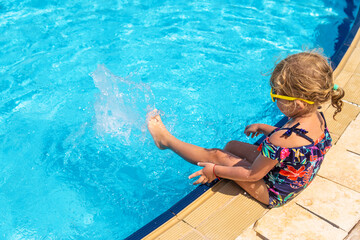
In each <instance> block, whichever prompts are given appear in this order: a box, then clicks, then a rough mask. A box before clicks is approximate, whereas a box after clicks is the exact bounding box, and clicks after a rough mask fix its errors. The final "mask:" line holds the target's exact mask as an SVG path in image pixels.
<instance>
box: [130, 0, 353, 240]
mask: <svg viewBox="0 0 360 240" xmlns="http://www.w3.org/2000/svg"><path fill="white" fill-rule="evenodd" d="M347 2H349V0H347ZM359 28H360V8H359V6H358V13H357V16H356V19H355V21H354V23H353V26H352V28H351V29H350V31H349V32H348V33H346V31H345V32H344V31H342V29H340V27H339V35H342V34H346V35H347V36H346V38H345V40H344V42H343V43H342V44H341V46H340V47H339V49H337V50H336V51H335V53H334V55H333V56H331V58H330V59H331V65H332V67H333V69H335V68H336V67H337V66H338V65H339V63H340V61H341V59H342V58H343V56H344V55H345V53H346V51H347V50H348V48H349V46H350V44H351V42H352V41H353V39H354V37H355V35H356V33H357V31H358V29H359ZM286 122H287V118H286V117H284V118H282V119H281V120H280V121H279V122H278V123H277V124H276V125H275V126H276V127H281V126H282V125H284V124H285V123H286ZM264 138H265V136H263V137H262V138H260V139H259V140H258V141H256V142H255V145H259V144H260V143H261V142H262V141H263V140H264ZM217 182H218V180H214V181H213V182H212V183H210V184H205V185H200V186H198V187H197V188H195V189H194V190H193V191H192V192H190V193H189V194H188V195H186V196H185V197H184V198H182V199H181V200H180V201H178V202H177V203H175V204H174V205H173V206H172V207H171V208H170V209H168V210H167V211H165V212H164V213H162V214H161V215H159V216H158V217H156V218H155V219H154V220H152V221H151V222H149V223H148V224H146V225H145V226H143V227H142V228H140V229H139V230H137V231H136V232H134V233H133V234H131V235H130V236H128V237H127V238H126V239H125V240H138V239H142V238H144V237H146V236H147V235H148V234H150V233H151V232H153V231H154V230H155V229H157V228H158V227H160V226H161V225H162V224H164V223H165V222H167V221H168V220H170V219H171V218H172V217H174V216H176V214H178V213H179V212H180V211H182V210H183V209H184V208H186V207H187V206H188V205H189V204H190V203H192V202H193V201H195V200H196V199H197V198H198V197H200V196H201V195H202V194H203V193H205V192H206V191H207V190H209V189H210V188H211V187H212V186H214V185H215V184H216V183H217Z"/></svg>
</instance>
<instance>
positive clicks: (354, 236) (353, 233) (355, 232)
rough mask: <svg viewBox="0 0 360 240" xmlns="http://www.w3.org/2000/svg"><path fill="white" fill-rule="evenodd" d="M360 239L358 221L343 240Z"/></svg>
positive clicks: (359, 223)
mask: <svg viewBox="0 0 360 240" xmlns="http://www.w3.org/2000/svg"><path fill="white" fill-rule="evenodd" d="M359 239H360V221H359V222H358V224H356V226H355V227H354V228H353V229H352V230H351V232H350V233H349V235H348V236H347V237H346V238H345V240H359Z"/></svg>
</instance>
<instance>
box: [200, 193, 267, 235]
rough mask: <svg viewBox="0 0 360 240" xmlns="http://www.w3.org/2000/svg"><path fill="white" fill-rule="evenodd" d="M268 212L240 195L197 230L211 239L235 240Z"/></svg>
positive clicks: (251, 199) (253, 201)
mask: <svg viewBox="0 0 360 240" xmlns="http://www.w3.org/2000/svg"><path fill="white" fill-rule="evenodd" d="M266 211H267V209H266V208H265V207H264V206H263V205H262V204H260V203H258V202H257V201H255V200H254V199H253V198H250V197H247V196H244V195H243V194H239V196H238V197H236V198H235V199H234V200H232V201H231V202H229V203H228V204H227V205H226V206H224V207H223V208H221V209H218V210H217V211H216V212H215V213H214V214H212V215H211V216H209V218H207V219H206V220H205V221H203V222H202V223H201V224H200V225H199V226H197V227H196V229H197V230H199V231H200V232H201V233H202V234H203V235H205V236H206V237H207V238H209V239H235V238H236V237H238V236H239V235H240V234H241V233H242V232H243V231H244V230H246V229H247V228H248V227H249V226H251V225H252V224H253V223H254V222H255V221H257V220H258V219H260V218H261V217H262V216H263V214H264V213H265V212H266Z"/></svg>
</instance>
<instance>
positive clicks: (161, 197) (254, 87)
mask: <svg viewBox="0 0 360 240" xmlns="http://www.w3.org/2000/svg"><path fill="white" fill-rule="evenodd" d="M349 6H350V5H349V3H348V5H346V2H345V1H344V2H338V1H321V0H316V1H312V3H311V4H309V3H308V2H307V1H297V2H296V3H294V2H289V1H277V2H275V1H267V0H264V1H262V2H256V3H254V2H253V1H248V2H246V3H242V4H239V3H236V2H231V1H229V2H226V3H224V2H222V1H211V2H210V1H198V2H195V3H189V2H187V1H173V2H171V1H169V2H166V1H144V2H139V1H135V2H128V1H96V2H92V3H89V2H88V1H77V2H76V3H70V2H67V3H63V4H60V2H58V1H36V0H33V1H3V2H1V3H0V31H1V37H0V50H1V52H2V58H1V60H0V72H1V76H2V78H1V82H0V95H1V98H0V109H1V111H0V139H1V146H2V147H1V152H0V154H1V161H0V164H1V166H0V212H1V213H2V214H3V215H2V217H1V218H0V236H1V237H2V238H5V239H23V238H26V239H39V238H45V239H62V238H64V239H121V238H124V237H126V236H127V235H129V234H130V233H131V232H133V231H134V230H136V229H138V228H139V227H141V226H142V225H144V224H145V223H147V222H148V221H150V220H151V219H153V218H154V217H156V216H157V215H158V214H159V213H161V212H163V211H164V210H166V209H168V208H169V207H170V206H171V205H172V204H173V203H175V202H176V201H178V200H179V199H181V198H182V197H183V196H184V195H186V194H187V193H188V192H190V191H191V190H192V189H193V188H194V187H193V186H192V185H191V181H189V180H187V176H188V175H189V174H190V173H192V172H193V171H194V170H195V169H196V167H194V166H192V165H190V164H187V163H186V162H185V161H183V160H182V159H180V158H179V157H177V156H176V155H175V154H173V153H171V152H169V151H159V150H157V148H156V147H155V145H154V144H153V142H152V140H151V137H150V135H149V134H148V132H147V131H146V127H145V114H146V112H147V110H148V109H151V108H154V107H156V108H158V109H161V110H163V112H164V116H163V119H164V122H165V124H167V126H168V127H169V129H170V131H171V132H172V133H173V134H174V135H175V136H177V137H179V138H180V139H182V140H184V141H188V142H191V143H194V144H198V145H201V146H203V147H219V148H222V147H223V146H224V144H225V143H226V142H227V141H229V140H231V139H237V140H243V141H248V142H252V140H251V139H247V138H245V136H243V134H242V132H243V129H244V127H245V126H246V125H247V124H249V123H251V122H257V121H262V122H265V123H269V124H274V123H276V122H277V121H278V120H279V119H280V118H281V117H282V116H281V114H280V113H279V112H278V111H277V110H276V107H275V106H273V105H272V104H271V100H270V99H269V96H268V95H269V94H268V92H269V87H268V77H267V76H263V75H262V74H261V73H262V72H263V73H264V72H267V71H269V70H270V69H271V67H272V66H273V63H274V61H275V60H276V57H277V56H280V55H282V56H285V55H286V54H289V53H294V52H298V51H300V50H301V49H302V48H303V47H309V48H312V47H317V46H321V47H324V49H325V53H326V54H327V55H328V56H331V55H332V54H333V53H334V42H336V41H337V40H336V39H337V37H338V32H337V28H338V27H339V26H342V24H343V22H344V19H350V20H351V16H352V15H353V12H352V11H353V9H351V6H350V7H349ZM344 8H346V9H348V8H350V11H346V13H345V12H344V11H343V9H344ZM99 64H100V65H99ZM118 76H119V77H118Z"/></svg>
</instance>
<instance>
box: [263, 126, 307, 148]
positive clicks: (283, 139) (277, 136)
mask: <svg viewBox="0 0 360 240" xmlns="http://www.w3.org/2000/svg"><path fill="white" fill-rule="evenodd" d="M286 131H287V130H286V129H284V130H283V129H278V130H277V131H275V132H274V133H273V134H271V136H270V137H269V138H268V139H267V140H268V142H269V143H270V144H272V145H274V146H276V147H281V148H298V147H303V146H307V145H311V144H312V142H310V141H309V140H307V139H305V138H304V137H301V136H299V135H297V134H291V135H290V136H285V135H284V133H286Z"/></svg>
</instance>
